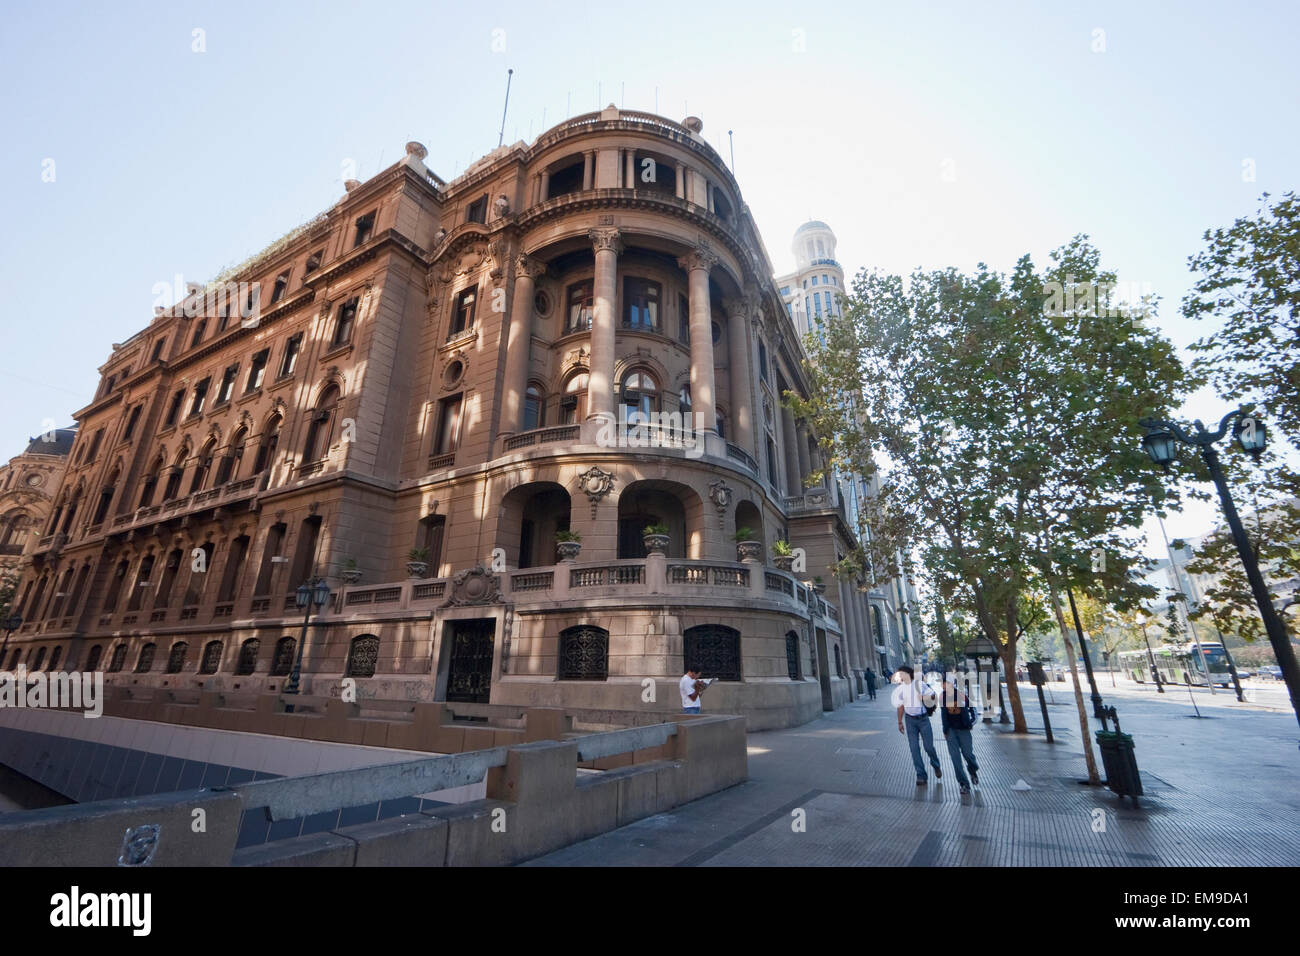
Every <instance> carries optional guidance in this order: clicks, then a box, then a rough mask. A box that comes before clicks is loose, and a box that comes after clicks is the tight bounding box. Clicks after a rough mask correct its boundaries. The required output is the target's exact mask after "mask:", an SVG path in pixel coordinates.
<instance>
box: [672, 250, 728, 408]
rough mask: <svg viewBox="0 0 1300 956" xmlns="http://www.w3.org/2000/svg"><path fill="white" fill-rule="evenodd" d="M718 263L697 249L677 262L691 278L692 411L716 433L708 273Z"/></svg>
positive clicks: (688, 285) (715, 258)
mask: <svg viewBox="0 0 1300 956" xmlns="http://www.w3.org/2000/svg"><path fill="white" fill-rule="evenodd" d="M717 263H718V257H717V256H716V255H715V254H714V253H712V252H710V251H709V250H707V249H695V250H693V251H692V252H690V253H689V254H687V255H685V256H683V257H682V258H680V259H678V260H677V264H678V265H679V266H680V267H681V268H682V269H684V270H685V271H686V273H687V276H688V280H687V292H688V295H689V307H690V313H691V410H692V411H694V412H696V413H701V414H703V415H704V423H705V424H704V429H703V430H704V431H708V432H714V433H716V432H717V430H718V398H717V392H716V390H715V387H714V382H713V310H712V308H711V307H710V305H709V270H711V269H712V268H713V267H714V266H715V265H717ZM696 420H697V421H698V420H699V419H698V418H697V419H696Z"/></svg>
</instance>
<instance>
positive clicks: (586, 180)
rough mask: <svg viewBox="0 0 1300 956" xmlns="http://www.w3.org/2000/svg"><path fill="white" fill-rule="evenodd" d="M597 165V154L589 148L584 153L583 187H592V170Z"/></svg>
mask: <svg viewBox="0 0 1300 956" xmlns="http://www.w3.org/2000/svg"><path fill="white" fill-rule="evenodd" d="M595 165H596V154H595V152H594V151H593V150H590V149H589V150H587V151H586V152H585V153H583V154H582V188H583V189H590V188H591V176H592V170H593V168H594V167H595Z"/></svg>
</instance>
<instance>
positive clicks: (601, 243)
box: [587, 229, 623, 255]
mask: <svg viewBox="0 0 1300 956" xmlns="http://www.w3.org/2000/svg"><path fill="white" fill-rule="evenodd" d="M587 238H588V239H590V240H591V246H592V249H593V250H594V251H595V252H613V253H614V254H615V255H618V254H619V253H620V252H622V251H623V242H622V238H623V237H622V234H621V233H619V231H618V230H617V229H592V230H591V231H590V232H588V233H587Z"/></svg>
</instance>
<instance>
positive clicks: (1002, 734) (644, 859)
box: [523, 679, 1300, 866]
mask: <svg viewBox="0 0 1300 956" xmlns="http://www.w3.org/2000/svg"><path fill="white" fill-rule="evenodd" d="M1108 685H1109V679H1107V680H1106V681H1105V682H1104V683H1103V684H1102V685H1101V687H1100V690H1101V693H1102V696H1103V697H1104V698H1105V700H1106V703H1108V704H1111V703H1113V704H1115V705H1116V707H1117V708H1118V709H1119V713H1120V721H1121V724H1122V726H1123V728H1124V731H1125V732H1126V733H1131V734H1133V736H1134V738H1135V743H1136V750H1137V759H1138V766H1139V767H1140V769H1141V771H1142V780H1143V786H1144V788H1145V791H1146V795H1145V796H1143V797H1142V798H1141V799H1140V801H1139V806H1138V807H1136V808H1135V807H1134V806H1133V802H1132V801H1131V800H1129V799H1127V798H1125V799H1124V800H1123V801H1122V802H1121V801H1120V799H1119V798H1118V797H1116V796H1115V795H1114V794H1113V793H1111V792H1110V791H1109V790H1106V789H1105V788H1094V787H1087V786H1082V785H1080V783H1079V782H1078V781H1080V780H1083V779H1086V777H1087V769H1086V765H1085V763H1084V758H1083V752H1082V749H1081V744H1080V740H1079V724H1078V716H1077V712H1076V710H1075V705H1074V697H1073V688H1072V686H1071V685H1070V684H1060V683H1058V684H1052V685H1051V696H1052V697H1053V698H1054V701H1055V703H1053V704H1051V705H1050V706H1049V708H1048V713H1049V716H1050V718H1051V721H1052V729H1053V732H1054V733H1055V736H1056V743H1055V744H1048V743H1047V741H1046V738H1045V737H1044V735H1043V732H1042V717H1041V714H1040V710H1039V707H1038V700H1037V696H1036V695H1035V693H1034V689H1033V687H1031V686H1030V685H1029V684H1021V685H1020V689H1021V695H1022V700H1023V702H1024V706H1025V714H1026V718H1027V720H1028V723H1029V727H1030V733H1029V734H1028V735H1017V734H1011V733H1008V732H1006V729H1005V728H1001V727H999V725H998V724H996V723H994V724H982V725H981V726H980V727H979V728H977V729H976V731H975V735H974V738H975V743H974V746H975V754H976V757H977V759H978V760H979V764H980V773H979V776H980V786H978V787H976V788H975V789H974V793H973V794H972V796H971V797H968V798H966V799H965V800H964V801H963V799H962V798H961V797H960V795H959V793H958V787H957V783H956V781H955V780H954V779H953V774H952V765H951V762H950V760H949V758H948V752H947V748H946V746H945V745H944V742H943V738H942V735H941V733H940V729H939V716H938V714H936V715H935V716H934V718H933V721H934V731H935V747H936V750H937V751H938V752H939V756H940V759H941V762H942V766H943V771H944V777H943V780H942V781H936V780H935V779H934V776H933V774H931V776H930V784H929V786H928V787H917V786H916V785H915V773H914V771H913V769H912V761H911V757H910V755H909V753H908V749H907V741H906V738H905V737H904V736H903V735H901V734H899V732H898V728H897V720H896V718H895V716H894V713H893V711H892V710H891V709H890V707H889V700H888V694H881V695H880V696H879V698H878V699H877V700H874V701H870V700H865V699H861V700H858V701H856V702H854V703H852V704H849V705H848V706H846V707H844V708H843V709H841V710H839V711H835V712H833V713H830V714H825V715H823V716H822V717H821V718H820V719H818V720H815V721H812V722H811V723H808V724H805V725H803V726H802V727H796V728H792V729H789V730H779V731H768V732H764V733H754V734H750V735H749V775H750V779H749V780H748V781H746V782H745V783H743V784H740V785H738V786H736V787H732V788H731V789H729V790H725V791H723V792H721V793H717V794H714V795H712V796H710V797H706V798H704V799H702V800H697V801H695V802H693V803H691V804H689V805H687V806H684V807H680V808H678V809H677V810H674V811H673V812H672V813H665V814H658V815H656V816H653V817H648V818H647V819H645V820H641V821H638V822H637V823H634V824H630V825H628V826H625V827H622V828H620V829H618V830H615V831H613V832H611V833H607V834H604V835H602V836H599V837H595V838H593V839H591V840H587V841H585V842H583V843H579V844H575V845H574V846H571V847H567V848H565V849H563V850H558V851H556V852H554V853H550V854H547V855H546V856H543V857H539V858H537V859H535V860H531V861H529V862H528V863H526V864H523V865H525V866H845V865H852V866H908V865H910V866H932V865H940V866H945V865H985V866H1232V865H1240V866H1270V865H1271V866H1292V865H1294V863H1295V860H1296V859H1297V857H1298V856H1300V750H1297V742H1298V741H1300V729H1298V728H1297V725H1296V720H1295V716H1294V715H1293V714H1292V713H1290V712H1289V711H1288V712H1278V711H1269V710H1265V709H1263V708H1260V707H1256V706H1251V705H1241V704H1237V703H1236V701H1235V700H1232V701H1231V702H1229V701H1228V700H1227V698H1226V697H1225V695H1223V694H1220V695H1218V697H1217V699H1216V700H1215V701H1213V704H1214V706H1206V704H1207V703H1208V702H1209V695H1208V692H1204V691H1201V692H1198V693H1197V695H1196V700H1197V703H1198V704H1199V705H1201V708H1202V713H1204V714H1208V715H1211V716H1207V717H1204V718H1202V719H1199V720H1198V719H1194V718H1193V717H1191V716H1190V715H1191V714H1192V706H1191V703H1190V701H1189V696H1188V691H1187V688H1186V687H1182V688H1173V687H1171V688H1168V689H1167V690H1168V692H1167V693H1166V694H1164V695H1162V696H1160V697H1157V696H1156V694H1155V692H1154V688H1149V689H1146V688H1142V687H1141V686H1139V685H1133V684H1130V685H1125V683H1124V682H1120V686H1119V687H1118V688H1116V689H1114V690H1112V689H1111V688H1110V687H1109V686H1108ZM1086 701H1087V695H1086V694H1085V702H1086ZM1089 709H1090V708H1089ZM1092 729H1094V730H1095V729H1097V727H1096V725H1095V722H1094V726H1093V728H1092ZM1097 759H1098V767H1099V769H1100V767H1101V764H1100V759H1101V758H1100V754H1099V753H1098V754H1097ZM1103 776H1104V773H1103ZM1022 779H1023V780H1024V781H1025V782H1026V783H1028V784H1029V785H1030V787H1031V789H1030V790H1027V791H1015V790H1012V789H1011V788H1012V786H1013V785H1014V784H1015V783H1016V782H1017V781H1018V780H1022ZM800 809H802V810H803V811H804V812H805V813H806V831H805V832H795V830H794V827H793V825H792V824H793V821H794V819H795V817H794V816H793V815H792V814H794V812H795V811H796V810H800ZM1098 809H1100V810H1101V811H1102V812H1101V813H1100V814H1097V813H1095V812H1094V811H1096V810H1098ZM1099 821H1100V822H1099ZM1102 823H1104V830H1101V831H1098V830H1097V829H1096V828H1097V827H1099V826H1100V825H1101V824H1102Z"/></svg>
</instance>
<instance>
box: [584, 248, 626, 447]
mask: <svg viewBox="0 0 1300 956" xmlns="http://www.w3.org/2000/svg"><path fill="white" fill-rule="evenodd" d="M587 235H588V238H590V239H591V242H592V246H593V247H594V248H595V251H596V277H595V282H594V283H593V288H592V297H593V302H592V306H593V308H592V319H591V375H590V377H589V379H588V381H587V418H588V420H591V419H598V418H604V419H607V420H610V421H612V420H613V416H614V307H615V305H616V303H617V302H618V254H619V252H621V251H622V243H621V242H620V236H619V231H618V230H617V229H593V230H591V231H590V232H589V233H588V234H587Z"/></svg>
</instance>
